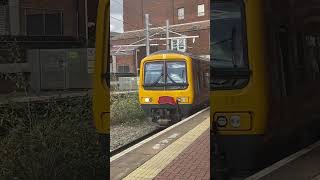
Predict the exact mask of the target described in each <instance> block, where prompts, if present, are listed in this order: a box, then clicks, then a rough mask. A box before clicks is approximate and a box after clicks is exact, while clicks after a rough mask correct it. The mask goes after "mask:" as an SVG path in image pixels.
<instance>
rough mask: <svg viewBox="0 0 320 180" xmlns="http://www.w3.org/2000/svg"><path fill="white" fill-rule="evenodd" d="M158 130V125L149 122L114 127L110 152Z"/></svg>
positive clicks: (112, 127)
mask: <svg viewBox="0 0 320 180" xmlns="http://www.w3.org/2000/svg"><path fill="white" fill-rule="evenodd" d="M156 129H157V127H156V125H155V124H153V123H152V122H150V121H148V120H145V121H141V122H140V123H135V124H118V125H112V126H111V136H110V139H111V143H110V150H111V151H113V150H115V149H117V148H119V147H121V146H123V145H125V144H127V143H130V142H132V141H134V140H136V139H138V138H140V137H142V136H144V135H146V134H148V133H150V132H152V131H154V130H156Z"/></svg>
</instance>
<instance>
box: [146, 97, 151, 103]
mask: <svg viewBox="0 0 320 180" xmlns="http://www.w3.org/2000/svg"><path fill="white" fill-rule="evenodd" d="M144 102H146V103H151V102H152V99H151V98H148V97H146V98H144Z"/></svg>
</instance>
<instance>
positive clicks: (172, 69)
mask: <svg viewBox="0 0 320 180" xmlns="http://www.w3.org/2000/svg"><path fill="white" fill-rule="evenodd" d="M167 83H168V84H174V83H187V74H186V63H185V62H167Z"/></svg>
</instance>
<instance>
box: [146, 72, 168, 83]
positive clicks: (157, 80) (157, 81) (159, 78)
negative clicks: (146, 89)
mask: <svg viewBox="0 0 320 180" xmlns="http://www.w3.org/2000/svg"><path fill="white" fill-rule="evenodd" d="M163 75H164V74H163V73H161V75H160V76H159V77H158V79H156V80H155V81H153V82H152V83H150V84H145V85H144V86H155V85H157V84H158V83H159V81H160V80H161V78H162V77H163Z"/></svg>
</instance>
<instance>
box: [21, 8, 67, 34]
mask: <svg viewBox="0 0 320 180" xmlns="http://www.w3.org/2000/svg"><path fill="white" fill-rule="evenodd" d="M26 21H27V22H26V23H27V26H26V33H27V35H35V36H39V35H51V36H61V35H62V34H63V22H62V21H63V14H62V13H60V12H57V13H43V14H28V15H27V16H26Z"/></svg>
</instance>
